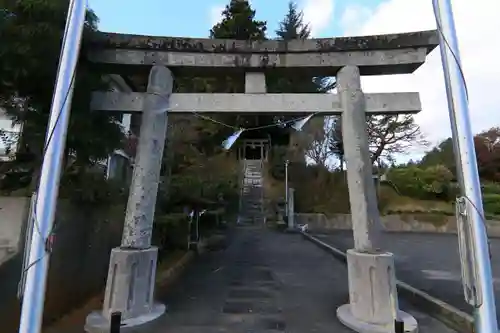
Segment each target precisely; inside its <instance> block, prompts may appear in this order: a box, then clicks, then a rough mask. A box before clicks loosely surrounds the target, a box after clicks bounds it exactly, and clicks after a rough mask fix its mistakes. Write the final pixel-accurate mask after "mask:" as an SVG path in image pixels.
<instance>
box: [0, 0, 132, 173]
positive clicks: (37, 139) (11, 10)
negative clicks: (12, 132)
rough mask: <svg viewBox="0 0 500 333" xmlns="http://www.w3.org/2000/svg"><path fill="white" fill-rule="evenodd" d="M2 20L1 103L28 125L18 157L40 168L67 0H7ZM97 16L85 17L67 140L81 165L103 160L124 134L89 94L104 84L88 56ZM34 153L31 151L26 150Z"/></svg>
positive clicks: (0, 27) (15, 117) (33, 167)
mask: <svg viewBox="0 0 500 333" xmlns="http://www.w3.org/2000/svg"><path fill="white" fill-rule="evenodd" d="M0 7H3V11H2V14H1V15H2V19H1V20H0V40H2V43H0V64H1V65H2V75H1V76H2V79H1V80H0V107H1V108H4V109H6V111H7V113H8V115H9V116H10V117H11V118H12V119H14V121H16V122H18V123H22V124H23V134H22V137H21V142H22V146H21V147H20V152H19V156H18V157H20V155H23V158H18V159H16V161H24V162H26V163H28V165H26V166H28V167H29V168H31V169H32V171H36V170H37V168H38V166H39V165H40V162H41V158H42V150H43V145H44V141H45V133H46V128H47V122H48V117H49V113H50V112H49V111H50V106H51V101H52V94H53V90H54V82H55V77H56V71H57V66H58V62H59V55H60V49H61V40H62V37H63V34H64V28H65V23H66V22H65V21H66V13H67V10H68V1H67V0H18V1H2V6H0ZM97 22H98V19H97V16H96V15H95V14H94V13H93V12H92V11H88V12H87V16H86V22H85V28H84V39H83V44H82V52H81V54H82V56H81V59H80V60H79V64H78V68H77V74H76V76H75V77H74V85H75V89H74V94H73V103H72V110H71V117H70V122H69V130H68V137H67V143H66V151H67V153H70V152H71V153H72V154H73V156H76V159H77V163H78V165H79V166H88V165H92V164H93V163H95V162H96V161H97V160H100V159H104V158H106V157H107V156H108V154H109V153H111V152H112V151H113V150H114V149H116V148H118V147H120V146H121V144H122V140H123V134H122V132H121V128H120V125H119V124H117V123H116V119H115V116H114V115H111V114H109V113H103V112H90V109H89V107H90V95H91V92H92V91H93V90H99V89H101V88H103V86H102V82H101V77H100V74H99V73H95V72H92V71H91V70H90V64H89V63H88V62H87V61H86V59H85V56H83V55H85V54H86V53H87V43H86V41H87V40H88V37H89V35H90V34H93V33H95V32H96V30H97ZM27 152H29V153H27Z"/></svg>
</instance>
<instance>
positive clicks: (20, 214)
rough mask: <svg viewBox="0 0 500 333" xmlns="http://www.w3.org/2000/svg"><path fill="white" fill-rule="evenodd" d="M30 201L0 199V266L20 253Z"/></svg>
mask: <svg viewBox="0 0 500 333" xmlns="http://www.w3.org/2000/svg"><path fill="white" fill-rule="evenodd" d="M29 202H30V199H29V198H26V197H0V265H1V264H3V263H4V262H5V261H7V260H9V259H10V258H12V257H13V256H14V255H15V254H16V253H18V252H19V251H20V245H21V244H22V243H23V242H22V239H21V235H22V228H23V225H24V219H25V218H26V217H27V212H28V208H29Z"/></svg>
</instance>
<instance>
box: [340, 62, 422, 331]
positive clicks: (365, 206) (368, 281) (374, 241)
mask: <svg viewBox="0 0 500 333" xmlns="http://www.w3.org/2000/svg"><path fill="white" fill-rule="evenodd" d="M337 89H338V94H339V98H340V103H341V106H342V109H343V112H342V135H343V142H344V152H345V160H346V164H347V182H348V185H349V201H350V204H351V217H352V228H353V236H354V249H350V250H347V267H348V273H349V301H350V302H349V304H345V305H342V306H341V307H339V308H338V309H337V317H338V318H339V320H340V321H341V322H342V323H343V324H344V325H346V326H347V327H349V328H351V329H353V330H355V331H357V332H360V333H390V332H394V331H395V328H394V325H395V319H394V318H397V319H398V320H399V321H403V322H404V328H405V332H417V329H418V327H417V321H416V320H415V319H414V318H413V317H412V316H411V315H409V314H408V313H406V312H403V311H400V310H399V305H398V296H397V290H396V277H395V271H394V255H393V254H392V253H389V252H384V251H382V250H381V246H380V234H381V231H382V224H381V222H380V214H379V210H378V206H377V195H376V191H375V184H374V182H373V177H372V164H371V160H370V150H369V149H368V148H369V145H368V134H367V126H366V106H365V96H364V94H363V91H362V90H361V77H360V72H359V68H358V67H356V66H345V67H343V68H342V69H341V70H340V71H339V72H338V74H337Z"/></svg>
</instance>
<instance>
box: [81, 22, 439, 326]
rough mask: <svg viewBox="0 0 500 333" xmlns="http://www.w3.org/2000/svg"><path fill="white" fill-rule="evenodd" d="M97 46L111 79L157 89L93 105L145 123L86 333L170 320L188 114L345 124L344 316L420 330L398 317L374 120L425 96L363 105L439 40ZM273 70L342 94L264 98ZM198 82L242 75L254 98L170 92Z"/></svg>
mask: <svg viewBox="0 0 500 333" xmlns="http://www.w3.org/2000/svg"><path fill="white" fill-rule="evenodd" d="M93 43H94V47H93V51H92V52H91V54H89V55H88V57H89V60H90V61H91V62H93V63H95V64H96V66H98V68H99V69H100V70H102V72H103V74H115V77H116V75H121V76H122V77H123V81H124V82H126V81H128V82H131V81H132V80H129V79H128V78H129V76H130V75H131V74H133V75H136V77H137V75H139V76H140V75H142V77H143V78H144V77H146V74H147V73H148V72H149V80H148V83H147V85H146V84H145V83H146V82H145V80H143V82H139V83H138V84H137V81H136V84H135V87H130V89H128V88H127V89H125V90H126V91H122V92H95V93H94V95H93V99H92V109H93V110H98V111H103V112H104V111H106V112H125V113H141V112H142V113H141V114H142V125H141V131H140V138H139V147H138V153H137V156H136V163H135V168H134V175H133V180H132V185H131V191H130V195H129V200H128V206H127V212H126V217H125V225H124V231H123V237H122V243H121V246H120V247H118V248H115V249H113V251H112V253H111V258H110V265H109V273H108V279H107V285H106V292H105V300H104V304H103V309H102V311H99V312H95V313H92V314H90V315H89V316H88V318H87V322H86V327H85V329H86V331H88V332H105V331H106V330H107V329H108V327H109V321H110V318H111V313H113V312H115V311H120V312H121V313H122V323H123V324H126V326H123V327H122V330H123V329H127V328H134V327H136V326H138V325H142V324H145V323H149V322H151V321H153V320H154V319H156V318H158V317H159V316H161V315H162V314H163V313H164V311H165V307H164V306H163V305H161V304H157V303H155V302H154V298H153V296H154V281H155V273H156V259H157V249H156V248H154V247H152V246H151V233H152V228H153V216H154V209H155V202H156V194H157V190H158V180H159V173H160V164H161V156H162V153H163V149H164V141H165V135H166V131H167V117H168V114H169V113H190V112H197V113H204V112H211V113H213V112H219V113H223V112H231V113H244V114H265V113H267V114H269V113H271V114H289V115H293V114H297V115H299V114H303V113H304V112H306V113H307V112H310V113H316V112H318V113H321V115H322V116H325V115H342V129H343V136H344V139H343V140H344V145H345V157H346V162H347V176H348V185H349V198H350V204H351V212H352V220H353V221H352V222H353V233H354V240H355V246H354V249H351V250H349V251H348V254H347V258H348V271H349V295H350V303H349V304H346V305H343V306H341V307H340V308H339V309H338V310H337V316H338V317H339V319H340V320H341V321H342V322H343V323H344V324H345V325H346V326H348V327H350V328H352V329H354V330H355V331H358V332H388V331H390V329H393V327H394V321H395V318H396V317H397V318H398V319H399V320H404V321H405V324H406V325H405V328H406V330H407V332H415V331H416V330H417V323H416V321H415V319H414V318H413V317H411V316H410V315H408V314H406V313H404V312H402V311H400V310H399V306H398V299H397V291H396V284H395V273H394V258H393V255H392V254H391V253H388V252H385V251H383V246H382V244H380V242H379V237H378V235H379V234H380V231H381V223H380V216H379V211H378V208H377V201H376V200H377V199H376V193H375V187H374V183H373V179H372V170H371V169H372V166H371V163H370V156H369V150H368V139H367V132H366V115H367V114H370V115H374V114H399V113H417V112H419V111H420V110H421V105H420V99H419V95H418V93H389V94H386V93H380V94H366V95H365V94H363V92H362V90H361V83H360V76H361V75H388V74H407V73H412V72H413V71H415V70H416V69H417V68H418V67H419V66H421V65H422V64H423V63H424V62H425V60H426V56H427V54H428V53H429V52H430V51H432V50H433V49H434V48H435V47H436V46H437V45H438V37H437V34H436V32H435V31H423V32H415V33H406V34H393V35H379V36H364V37H342V38H328V39H309V40H293V41H288V42H285V41H263V42H262V41H258V42H250V41H240V40H214V39H190V38H170V37H148V36H136V35H122V34H107V33H102V34H100V36H99V37H98V38H96V39H95V40H94V41H93ZM270 72H275V73H280V74H281V75H283V76H287V75H295V76H296V75H304V77H314V76H336V78H337V84H338V94H305V93H304V94H267V93H266V80H265V79H266V74H267V73H270ZM193 74H194V75H195V76H198V77H199V76H205V75H206V76H218V75H223V76H231V75H232V76H239V77H241V78H243V76H244V77H245V92H242V93H237V94H202V93H182V94H181V93H173V92H172V89H173V88H172V87H173V82H174V78H175V77H182V76H185V75H193ZM131 91H132V92H131Z"/></svg>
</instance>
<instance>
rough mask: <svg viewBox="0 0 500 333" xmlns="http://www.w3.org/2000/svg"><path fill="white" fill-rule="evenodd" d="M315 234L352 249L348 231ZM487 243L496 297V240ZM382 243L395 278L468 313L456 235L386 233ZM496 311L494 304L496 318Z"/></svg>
mask: <svg viewBox="0 0 500 333" xmlns="http://www.w3.org/2000/svg"><path fill="white" fill-rule="evenodd" d="M313 234H314V233H313ZM315 236H316V237H318V238H319V239H321V240H322V241H324V242H326V243H327V244H330V245H332V246H334V247H336V248H338V249H339V250H342V251H346V250H347V249H350V248H353V238H352V231H334V232H329V233H327V234H325V233H322V234H315ZM490 242H491V254H492V259H491V260H492V273H493V284H494V288H495V298H496V299H497V300H500V239H491V240H490ZM382 244H384V246H385V250H388V251H390V252H392V253H394V254H395V261H396V274H397V278H398V279H399V280H401V281H403V282H406V283H408V284H410V285H412V286H413V287H415V288H417V289H420V290H422V291H425V292H427V293H428V294H430V295H432V296H434V297H436V298H438V299H441V300H443V301H445V302H447V303H449V304H451V305H453V306H454V307H456V308H458V309H460V310H462V311H465V312H467V313H472V308H471V307H470V306H469V305H468V304H467V303H466V302H465V299H464V294H463V287H462V282H461V270H460V259H459V254H458V239H457V236H456V235H452V234H431V233H408V232H405V233H396V232H386V233H384V234H383V239H382ZM499 314H500V311H499V307H498V306H497V317H500V316H499Z"/></svg>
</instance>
